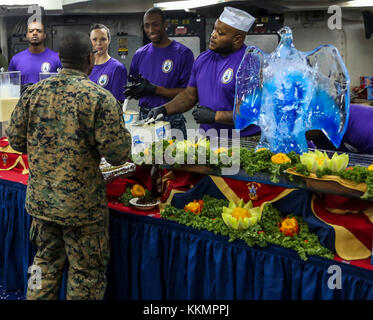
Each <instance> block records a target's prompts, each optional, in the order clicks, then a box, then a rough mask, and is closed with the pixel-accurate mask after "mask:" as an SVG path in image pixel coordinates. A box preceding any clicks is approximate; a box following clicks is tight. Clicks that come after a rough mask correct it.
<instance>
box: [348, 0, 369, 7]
mask: <svg viewBox="0 0 373 320" xmlns="http://www.w3.org/2000/svg"><path fill="white" fill-rule="evenodd" d="M341 6H343V7H357V8H358V7H373V2H372V0H352V1H348V2H343V3H342V4H341Z"/></svg>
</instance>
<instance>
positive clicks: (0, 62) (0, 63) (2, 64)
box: [0, 53, 8, 71]
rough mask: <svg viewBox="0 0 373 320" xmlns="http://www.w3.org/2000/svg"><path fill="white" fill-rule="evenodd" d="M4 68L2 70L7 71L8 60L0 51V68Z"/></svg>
mask: <svg viewBox="0 0 373 320" xmlns="http://www.w3.org/2000/svg"><path fill="white" fill-rule="evenodd" d="M1 68H4V71H8V61H7V60H6V58H5V56H4V55H3V54H1V53H0V69H1Z"/></svg>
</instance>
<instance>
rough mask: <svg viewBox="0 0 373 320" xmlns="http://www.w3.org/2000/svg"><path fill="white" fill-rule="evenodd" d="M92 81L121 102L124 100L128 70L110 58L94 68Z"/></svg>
mask: <svg viewBox="0 0 373 320" xmlns="http://www.w3.org/2000/svg"><path fill="white" fill-rule="evenodd" d="M89 79H91V81H93V82H95V83H97V84H98V85H100V86H101V87H103V88H104V89H106V90H108V91H110V92H111V93H112V94H113V96H114V97H115V98H116V99H117V100H119V101H123V100H124V94H123V92H124V90H125V89H124V86H125V85H126V84H127V69H126V67H125V65H124V64H122V63H120V62H119V61H118V60H116V59H114V58H110V59H109V60H108V61H106V62H105V63H103V64H97V65H95V66H94V67H93V69H92V72H91V73H90V75H89Z"/></svg>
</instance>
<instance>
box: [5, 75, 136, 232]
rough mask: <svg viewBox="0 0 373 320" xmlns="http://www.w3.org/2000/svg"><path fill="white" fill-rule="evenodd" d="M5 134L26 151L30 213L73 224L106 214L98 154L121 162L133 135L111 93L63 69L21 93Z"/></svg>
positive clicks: (46, 218) (22, 150) (123, 160)
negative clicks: (125, 124) (28, 172)
mask: <svg viewBox="0 0 373 320" xmlns="http://www.w3.org/2000/svg"><path fill="white" fill-rule="evenodd" d="M6 133H7V136H8V140H9V143H10V145H11V147H12V148H13V149H15V150H16V151H20V152H23V153H27V155H28V160H29V166H30V168H29V169H30V174H29V180H28V186H27V193H26V210H27V211H28V213H29V214H31V215H32V216H34V217H37V218H39V219H44V220H48V221H53V222H55V223H58V224H62V225H75V226H79V225H84V224H90V223H94V222H97V221H99V220H101V219H103V218H104V216H105V215H107V214H108V206H107V196H106V187H105V184H104V181H103V177H102V174H101V171H100V169H99V164H100V160H101V157H105V159H106V160H107V161H108V162H109V163H111V164H112V165H120V164H122V163H124V162H126V161H127V159H128V158H129V156H130V154H131V136H130V134H129V132H128V131H127V129H126V128H125V126H124V119H123V116H122V110H121V107H120V105H119V104H118V103H117V101H116V99H115V98H114V97H113V96H112V94H111V93H110V92H108V91H107V90H105V89H103V88H101V87H99V86H98V85H97V84H95V83H93V82H92V81H90V80H89V78H88V76H86V75H85V74H84V73H82V72H80V71H77V70H72V69H64V70H62V71H61V73H60V74H59V75H58V76H56V77H51V78H49V79H46V80H44V81H41V82H38V83H36V84H34V85H32V86H31V87H29V88H28V89H27V90H26V91H25V93H24V94H23V95H22V97H21V99H20V100H19V102H18V103H17V105H16V107H15V109H14V111H13V113H12V116H11V120H10V122H9V126H8V128H7V131H6Z"/></svg>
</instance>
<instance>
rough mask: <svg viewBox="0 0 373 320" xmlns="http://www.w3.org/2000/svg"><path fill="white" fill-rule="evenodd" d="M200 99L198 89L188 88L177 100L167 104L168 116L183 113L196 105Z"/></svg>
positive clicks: (174, 99)
mask: <svg viewBox="0 0 373 320" xmlns="http://www.w3.org/2000/svg"><path fill="white" fill-rule="evenodd" d="M197 99H198V94H197V89H196V88H192V87H187V88H186V89H185V90H183V91H182V92H180V93H179V94H178V95H177V96H176V97H175V98H173V99H172V100H171V101H170V102H169V103H167V104H165V107H166V110H167V114H168V115H172V114H176V113H183V112H186V111H188V110H190V109H191V108H193V106H194V105H195V104H196V102H197Z"/></svg>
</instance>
